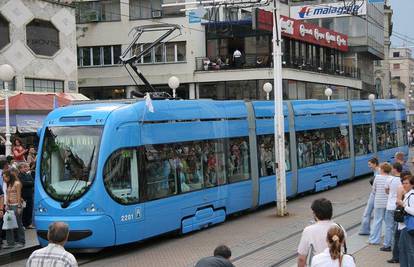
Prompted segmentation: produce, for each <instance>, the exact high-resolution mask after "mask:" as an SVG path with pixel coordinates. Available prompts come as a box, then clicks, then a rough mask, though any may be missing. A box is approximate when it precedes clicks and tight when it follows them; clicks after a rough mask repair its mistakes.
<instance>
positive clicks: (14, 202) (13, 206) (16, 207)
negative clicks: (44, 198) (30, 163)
mask: <svg viewBox="0 0 414 267" xmlns="http://www.w3.org/2000/svg"><path fill="white" fill-rule="evenodd" d="M3 179H4V181H5V182H6V184H7V189H6V190H7V200H6V210H7V211H13V212H14V216H15V217H16V221H17V247H24V246H25V243H26V240H25V236H24V229H23V223H22V214H23V207H22V203H23V199H22V196H21V194H22V184H21V183H20V181H19V180H18V179H17V177H16V175H15V174H14V173H13V172H10V171H5V172H3ZM14 239H15V238H14V229H7V230H6V240H7V246H5V248H12V247H14V246H15V240H14Z"/></svg>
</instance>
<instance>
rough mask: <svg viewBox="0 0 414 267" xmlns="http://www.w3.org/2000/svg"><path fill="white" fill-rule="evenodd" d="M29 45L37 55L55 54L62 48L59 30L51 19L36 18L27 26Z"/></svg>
mask: <svg viewBox="0 0 414 267" xmlns="http://www.w3.org/2000/svg"><path fill="white" fill-rule="evenodd" d="M26 38H27V45H28V46H29V47H30V49H31V50H32V51H33V52H34V53H35V54H36V55H42V56H53V55H54V54H56V52H57V51H59V49H60V45H59V31H58V30H57V29H56V28H55V26H53V24H52V23H51V22H50V21H45V20H40V19H34V20H32V21H31V22H30V23H29V24H28V25H27V26H26Z"/></svg>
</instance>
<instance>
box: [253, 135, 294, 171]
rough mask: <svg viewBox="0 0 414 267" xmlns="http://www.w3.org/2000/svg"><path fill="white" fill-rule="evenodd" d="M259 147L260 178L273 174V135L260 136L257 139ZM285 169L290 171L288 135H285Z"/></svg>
mask: <svg viewBox="0 0 414 267" xmlns="http://www.w3.org/2000/svg"><path fill="white" fill-rule="evenodd" d="M257 144H258V146H259V150H258V151H259V170H260V174H259V175H260V177H264V176H269V175H274V174H275V169H274V168H275V136H274V135H273V134H269V135H260V136H258V137H257ZM285 167H286V171H290V170H291V164H290V146H289V134H287V133H286V134H285Z"/></svg>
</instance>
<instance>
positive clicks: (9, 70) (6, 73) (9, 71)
mask: <svg viewBox="0 0 414 267" xmlns="http://www.w3.org/2000/svg"><path fill="white" fill-rule="evenodd" d="M14 75H15V73H14V69H13V67H12V66H10V65H8V64H4V65H1V66H0V80H3V81H4V106H5V113H6V144H5V145H6V156H9V155H11V142H10V115H9V82H10V81H11V80H13V77H14Z"/></svg>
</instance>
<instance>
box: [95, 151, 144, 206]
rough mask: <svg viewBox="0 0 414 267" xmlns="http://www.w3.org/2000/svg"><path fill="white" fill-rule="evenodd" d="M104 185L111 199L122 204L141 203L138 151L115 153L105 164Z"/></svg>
mask: <svg viewBox="0 0 414 267" xmlns="http://www.w3.org/2000/svg"><path fill="white" fill-rule="evenodd" d="M103 177H104V184H105V187H106V189H107V190H108V192H109V194H110V195H111V197H112V198H113V199H114V200H115V201H117V202H119V203H122V204H132V203H138V202H139V183H138V161H137V150H136V149H121V150H118V151H116V152H114V153H113V154H112V155H111V156H110V157H109V159H108V160H107V161H106V163H105V167H104V175H103Z"/></svg>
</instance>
